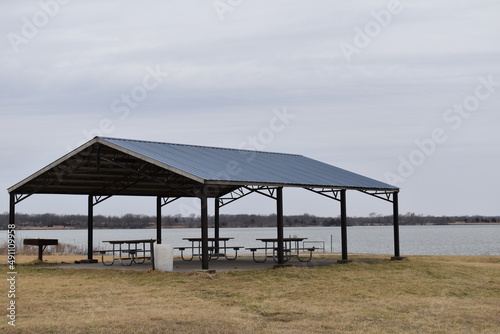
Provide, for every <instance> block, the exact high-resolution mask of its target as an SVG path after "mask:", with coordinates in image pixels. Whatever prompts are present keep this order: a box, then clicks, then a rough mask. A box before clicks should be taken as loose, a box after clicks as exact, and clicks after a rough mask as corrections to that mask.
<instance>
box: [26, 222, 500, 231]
mask: <svg viewBox="0 0 500 334" xmlns="http://www.w3.org/2000/svg"><path fill="white" fill-rule="evenodd" d="M495 225H500V222H497V223H466V222H456V223H449V224H432V223H427V224H411V225H399V226H400V227H401V226H495ZM366 226H392V225H385V224H370V225H349V227H366ZM273 227H274V226H247V227H221V229H230V228H273ZM286 227H304V228H316V227H339V226H324V225H311V226H286ZM286 227H285V228H286ZM199 228H200V227H185V226H168V227H162V229H199ZM210 228H213V227H210ZM155 229H156V227H140V228H126V227H116V228H110V227H105V228H100V227H94V230H155ZM16 230H18V231H22V230H24V231H30V230H31V231H33V230H37V231H38V230H40V231H42V230H47V231H52V230H86V228H84V227H66V226H52V227H18V228H16Z"/></svg>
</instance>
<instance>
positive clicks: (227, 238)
mask: <svg viewBox="0 0 500 334" xmlns="http://www.w3.org/2000/svg"><path fill="white" fill-rule="evenodd" d="M231 239H234V238H233V237H225V238H208V239H207V240H208V241H228V240H231ZM182 240H187V241H191V242H193V241H202V240H203V239H202V238H182Z"/></svg>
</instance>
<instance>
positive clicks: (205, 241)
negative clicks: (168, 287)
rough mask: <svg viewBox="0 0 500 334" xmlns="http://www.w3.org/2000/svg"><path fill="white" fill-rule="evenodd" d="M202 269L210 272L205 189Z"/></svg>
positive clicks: (202, 197) (202, 203) (205, 195)
mask: <svg viewBox="0 0 500 334" xmlns="http://www.w3.org/2000/svg"><path fill="white" fill-rule="evenodd" d="M200 200H201V262H202V264H201V269H202V270H208V260H209V259H208V198H207V194H206V191H205V189H203V191H202V192H201V195H200Z"/></svg>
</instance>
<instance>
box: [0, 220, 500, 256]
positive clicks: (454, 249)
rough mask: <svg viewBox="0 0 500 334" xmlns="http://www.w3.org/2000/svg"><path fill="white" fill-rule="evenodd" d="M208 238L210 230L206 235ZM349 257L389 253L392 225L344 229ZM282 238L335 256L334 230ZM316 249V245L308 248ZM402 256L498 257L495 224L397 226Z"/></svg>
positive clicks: (241, 233)
mask: <svg viewBox="0 0 500 334" xmlns="http://www.w3.org/2000/svg"><path fill="white" fill-rule="evenodd" d="M16 233H17V234H16V235H17V239H24V238H53V239H59V242H60V243H69V244H74V245H77V246H81V247H82V248H86V244H87V231H86V230H19V231H17V232H16ZM209 233H210V236H213V230H210V232H209ZM347 233H348V250H349V252H350V253H370V254H392V253H393V252H394V246H393V229H392V227H391V226H353V227H349V228H348V232H347ZM220 236H221V237H234V240H231V241H230V242H228V245H235V246H244V247H258V246H262V244H261V242H260V241H257V240H256V239H258V238H274V237H276V229H275V228H225V229H221V231H220ZM285 236H298V237H304V238H307V241H309V242H310V241H320V242H323V243H324V245H325V248H326V251H327V252H329V251H333V252H340V251H341V246H340V228H339V227H292V228H290V227H289V228H285ZM0 237H1V238H3V239H1V240H5V241H6V240H7V232H6V231H1V233H0ZM187 237H200V230H199V229H163V243H170V244H173V245H174V246H181V245H188V243H187V241H184V240H182V238H187ZM151 238H153V239H154V238H156V230H151V229H148V230H145V229H140V230H128V229H126V230H95V231H94V248H99V247H105V246H104V245H103V244H102V241H103V240H126V239H151ZM312 245H314V246H321V245H322V244H321V243H316V244H312V243H311V246H312ZM400 245H401V246H400V247H401V255H500V225H493V226H486V225H479V226H470V225H465V226H401V227H400Z"/></svg>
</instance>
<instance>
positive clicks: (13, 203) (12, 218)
mask: <svg viewBox="0 0 500 334" xmlns="http://www.w3.org/2000/svg"><path fill="white" fill-rule="evenodd" d="M9 207H10V209H9V225H11V226H15V225H16V195H14V194H10V206H9Z"/></svg>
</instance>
